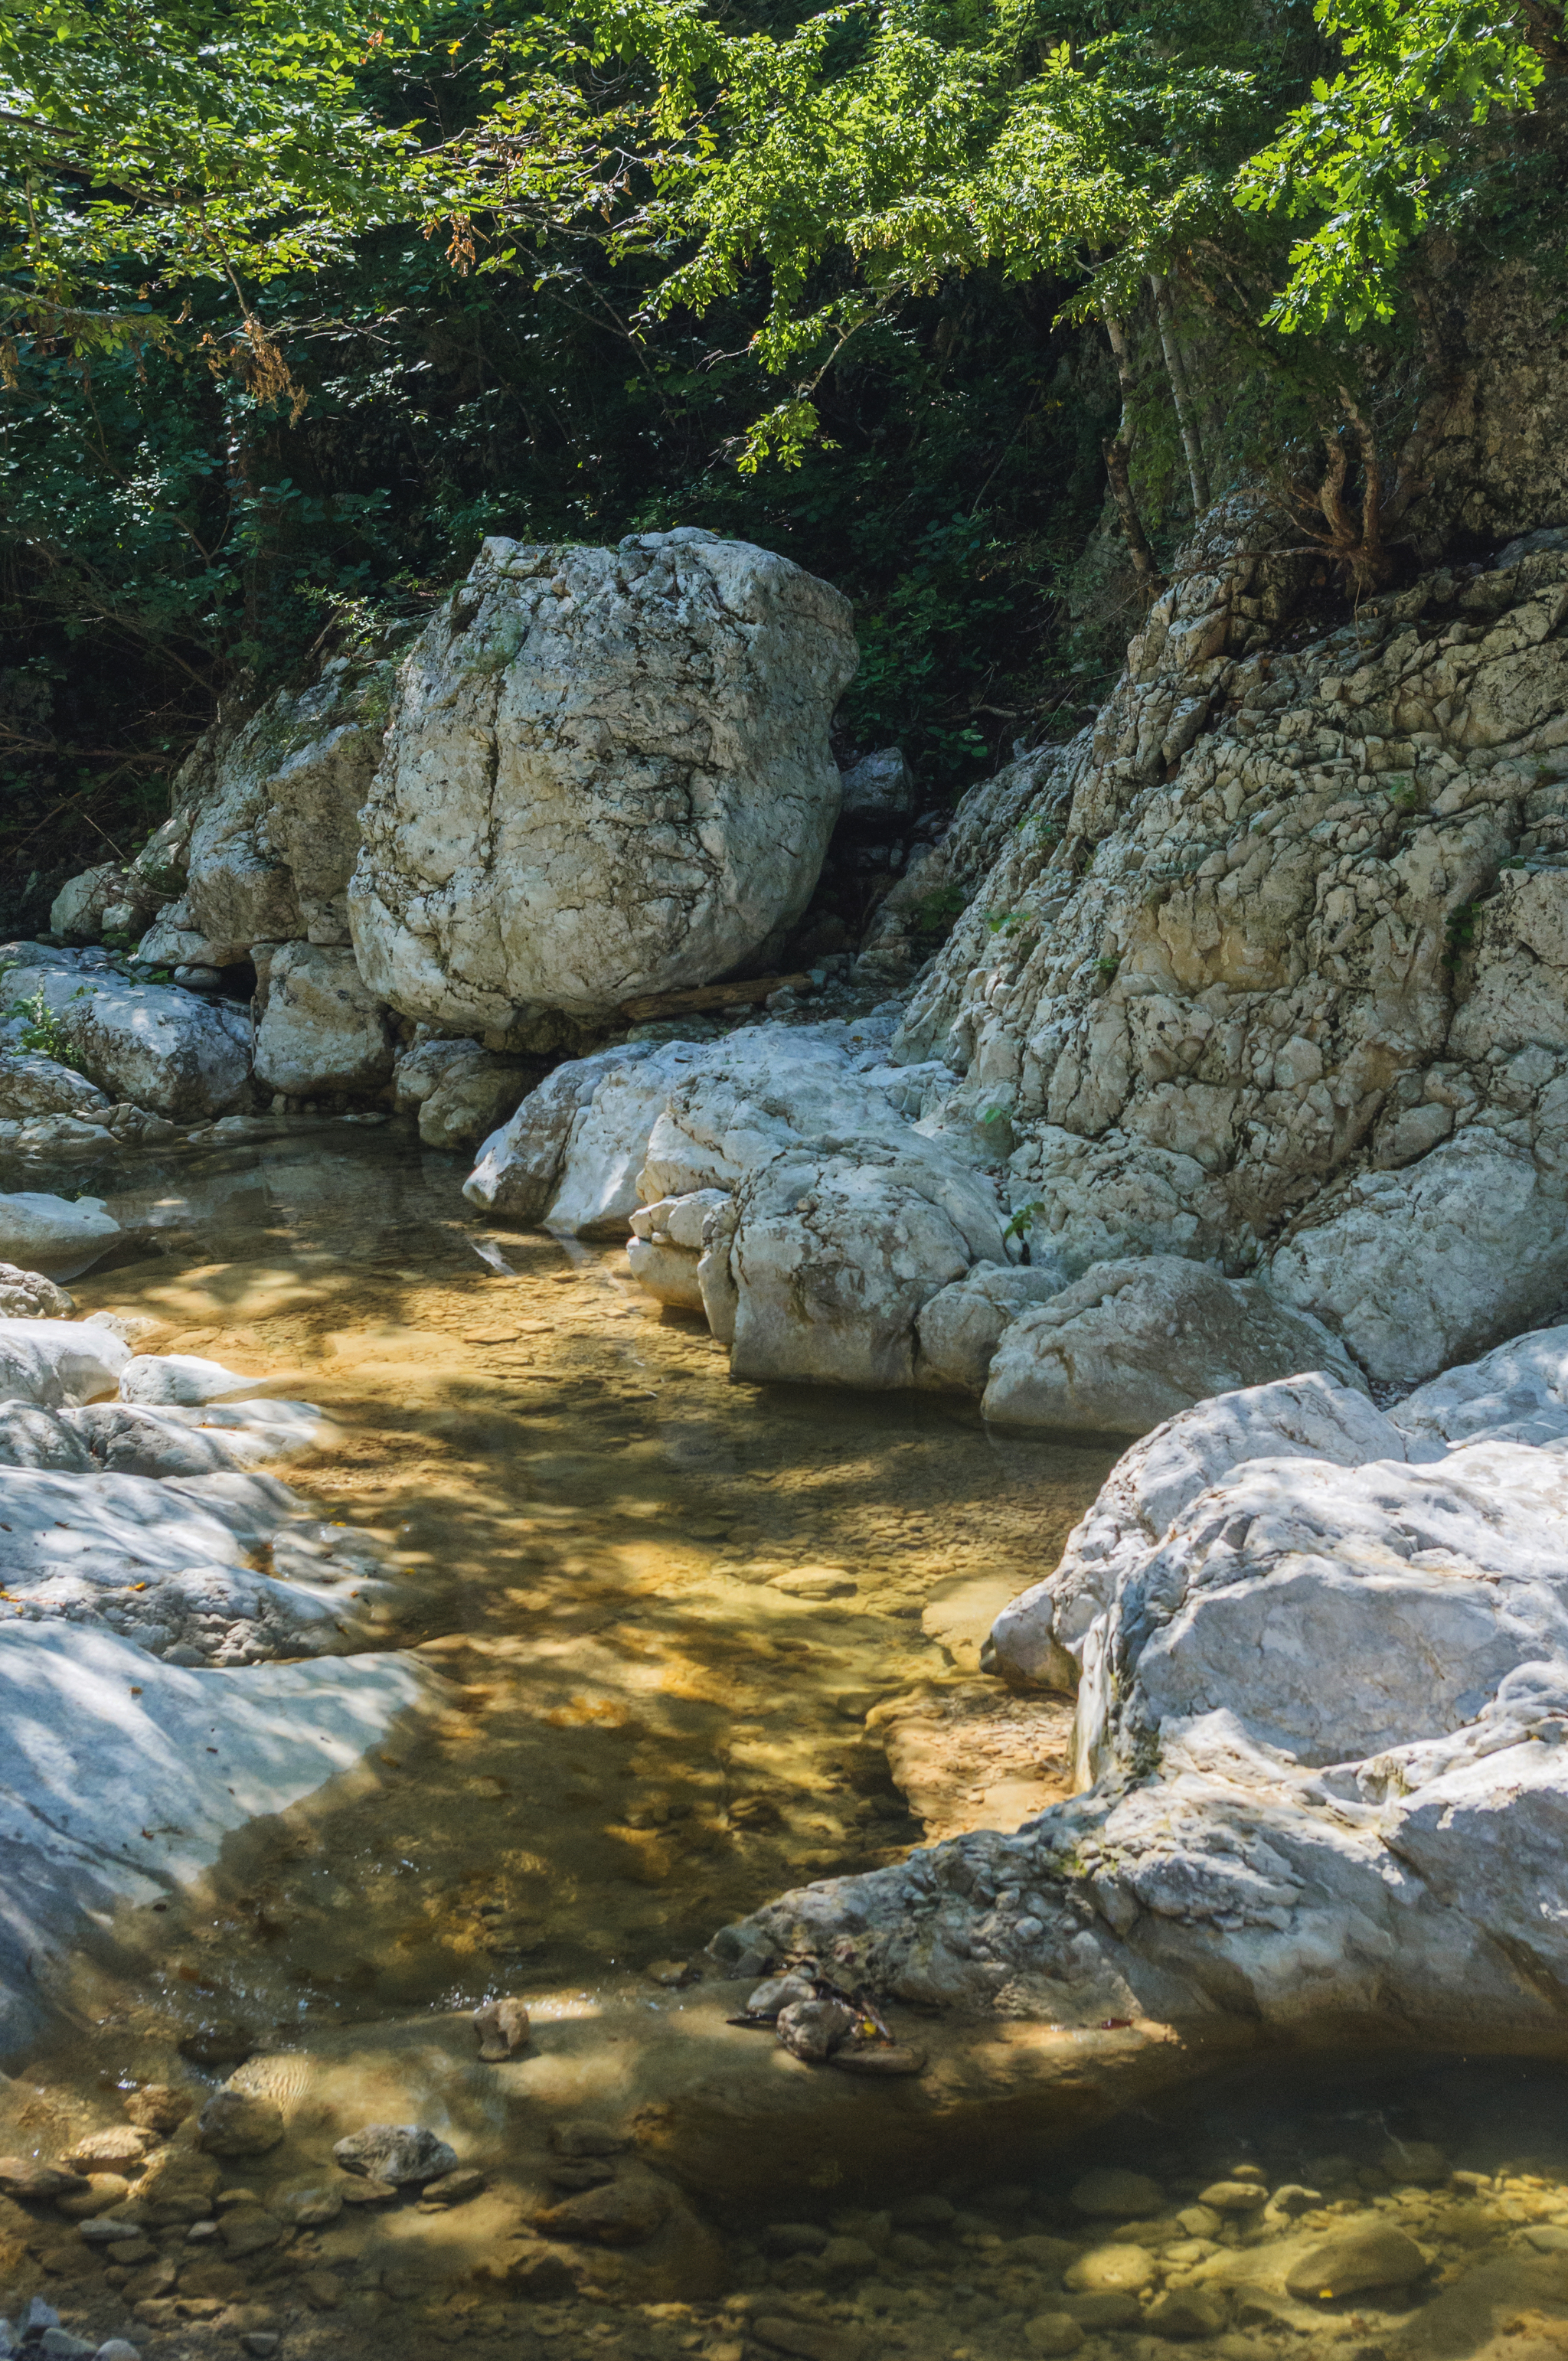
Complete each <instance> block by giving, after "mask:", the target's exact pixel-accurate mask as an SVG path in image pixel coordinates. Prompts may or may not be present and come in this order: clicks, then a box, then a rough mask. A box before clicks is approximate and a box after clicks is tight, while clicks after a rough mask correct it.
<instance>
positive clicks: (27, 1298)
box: [0, 1262, 76, 1320]
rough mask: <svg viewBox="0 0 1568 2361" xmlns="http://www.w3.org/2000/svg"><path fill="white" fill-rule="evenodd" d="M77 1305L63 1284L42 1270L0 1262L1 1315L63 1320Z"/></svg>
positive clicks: (18, 1318)
mask: <svg viewBox="0 0 1568 2361" xmlns="http://www.w3.org/2000/svg"><path fill="white" fill-rule="evenodd" d="M75 1309H76V1306H75V1304H74V1303H73V1302H72V1301H71V1297H70V1296H69V1295H68V1294H67V1293H66V1291H65V1290H64V1288H63V1287H57V1286H56V1285H55V1283H54V1281H53V1279H46V1278H45V1277H44V1274H43V1272H42V1271H41V1270H23V1269H21V1268H19V1267H18V1266H17V1265H16V1263H14V1262H0V1319H4V1320H64V1319H65V1318H66V1317H67V1316H68V1315H69V1314H70V1313H71V1312H74V1311H75Z"/></svg>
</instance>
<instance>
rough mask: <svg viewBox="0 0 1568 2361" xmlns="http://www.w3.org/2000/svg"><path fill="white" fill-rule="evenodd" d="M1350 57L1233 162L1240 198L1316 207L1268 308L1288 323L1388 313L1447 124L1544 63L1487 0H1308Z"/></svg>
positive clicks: (1513, 94)
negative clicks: (1315, 0) (1261, 144)
mask: <svg viewBox="0 0 1568 2361" xmlns="http://www.w3.org/2000/svg"><path fill="white" fill-rule="evenodd" d="M1315 14H1316V16H1317V18H1318V21H1319V22H1320V24H1321V25H1322V27H1323V28H1324V30H1325V31H1326V32H1328V33H1330V34H1332V35H1333V36H1334V37H1335V38H1337V39H1338V41H1339V43H1340V46H1341V48H1342V49H1343V52H1344V55H1345V57H1346V59H1347V60H1348V62H1347V64H1346V67H1345V70H1344V71H1343V72H1341V73H1339V74H1337V75H1336V76H1335V77H1334V79H1333V81H1332V82H1324V81H1321V80H1319V81H1317V82H1314V83H1313V85H1312V91H1311V96H1310V100H1309V101H1308V103H1307V104H1305V105H1303V106H1300V107H1298V108H1296V109H1295V110H1294V112H1293V113H1292V114H1291V115H1289V116H1288V118H1287V120H1286V122H1285V124H1284V126H1282V128H1281V130H1280V132H1279V134H1278V136H1277V137H1276V138H1275V139H1273V140H1271V141H1270V142H1269V143H1268V145H1267V146H1266V147H1265V148H1261V149H1260V150H1259V151H1258V153H1257V154H1256V155H1255V156H1253V157H1251V158H1250V159H1248V161H1247V163H1246V164H1245V166H1244V168H1243V170H1242V171H1241V172H1240V173H1239V174H1238V176H1237V180H1236V197H1237V201H1238V203H1241V204H1243V205H1244V206H1247V207H1249V208H1251V209H1253V210H1255V211H1269V212H1274V211H1278V212H1281V213H1283V214H1286V215H1287V216H1288V218H1290V219H1294V220H1299V219H1301V218H1303V217H1304V216H1313V215H1316V216H1320V217H1321V218H1318V219H1317V220H1316V221H1315V223H1314V225H1313V227H1312V228H1311V229H1310V231H1309V232H1308V233H1307V235H1306V236H1303V237H1302V238H1300V239H1299V241H1298V242H1297V243H1296V245H1295V246H1294V247H1292V249H1291V253H1290V269H1289V277H1288V280H1287V283H1286V285H1285V286H1284V288H1283V289H1282V290H1281V291H1280V293H1279V295H1278V297H1277V300H1276V302H1275V303H1274V306H1273V309H1272V311H1271V313H1270V317H1271V319H1272V320H1274V321H1275V322H1276V323H1277V324H1278V325H1279V326H1280V327H1282V328H1285V329H1287V330H1290V331H1300V330H1314V329H1322V328H1324V327H1326V326H1328V325H1329V324H1331V323H1332V322H1334V321H1336V320H1337V321H1340V322H1343V324H1344V325H1345V326H1346V327H1347V328H1349V329H1351V330H1353V331H1354V330H1355V329H1357V328H1360V327H1362V326H1363V325H1364V324H1365V322H1366V321H1368V320H1369V319H1379V320H1387V319H1389V318H1391V317H1392V315H1393V313H1394V309H1395V304H1396V300H1397V283H1398V280H1397V274H1398V261H1399V258H1400V256H1401V254H1402V253H1403V251H1404V250H1405V248H1406V247H1409V245H1410V243H1411V241H1412V240H1413V239H1414V238H1416V237H1418V236H1420V232H1421V231H1422V230H1423V229H1424V228H1425V227H1426V226H1427V225H1428V224H1429V222H1431V219H1432V216H1433V208H1434V205H1435V204H1436V203H1437V202H1438V199H1439V194H1440V192H1441V190H1442V184H1443V181H1444V177H1445V174H1446V172H1447V170H1448V167H1449V164H1450V161H1451V153H1452V146H1451V143H1452V137H1453V131H1454V130H1455V129H1457V127H1458V126H1461V125H1462V124H1464V123H1465V122H1469V123H1472V124H1478V123H1484V122H1485V121H1486V118H1487V116H1488V115H1490V113H1491V112H1492V110H1493V109H1494V108H1495V107H1501V108H1503V109H1505V110H1507V111H1508V112H1509V113H1514V114H1518V113H1521V112H1524V111H1526V110H1528V109H1529V108H1530V106H1531V105H1532V104H1533V103H1534V98H1535V93H1536V92H1537V90H1538V89H1539V88H1540V86H1541V82H1542V81H1543V79H1544V77H1545V71H1546V69H1545V65H1544V62H1543V60H1542V59H1541V56H1540V54H1539V53H1538V51H1537V50H1536V49H1534V48H1532V47H1531V45H1530V41H1529V39H1528V38H1527V35H1526V28H1525V27H1524V25H1523V24H1522V23H1521V21H1520V20H1519V17H1518V16H1516V14H1515V13H1514V11H1513V10H1512V9H1511V8H1509V7H1508V6H1505V5H1497V0H1319V5H1318V7H1317V9H1316V11H1315Z"/></svg>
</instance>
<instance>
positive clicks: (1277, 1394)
mask: <svg viewBox="0 0 1568 2361" xmlns="http://www.w3.org/2000/svg"><path fill="white" fill-rule="evenodd" d="M1418 1455H1420V1456H1436V1455H1437V1454H1436V1452H1434V1451H1428V1450H1421V1449H1420V1448H1419V1447H1412V1445H1411V1444H1410V1443H1409V1442H1408V1441H1407V1437H1406V1434H1405V1433H1404V1431H1403V1430H1402V1429H1401V1428H1399V1427H1398V1426H1396V1425H1395V1423H1394V1422H1393V1419H1392V1418H1391V1417H1389V1416H1386V1415H1385V1414H1384V1412H1383V1411H1379V1410H1376V1409H1375V1408H1374V1407H1373V1405H1372V1403H1371V1402H1370V1401H1368V1400H1367V1398H1366V1396H1365V1392H1362V1391H1358V1390H1356V1389H1353V1388H1351V1387H1349V1386H1346V1385H1343V1384H1341V1383H1340V1382H1339V1380H1338V1379H1337V1378H1332V1377H1331V1376H1330V1375H1329V1374H1328V1373H1327V1372H1326V1371H1325V1370H1321V1369H1312V1370H1309V1371H1307V1372H1306V1373H1305V1374H1304V1375H1302V1376H1299V1377H1291V1378H1281V1379H1277V1380H1276V1381H1274V1382H1273V1383H1271V1384H1268V1385H1261V1386H1250V1387H1247V1388H1245V1389H1242V1390H1240V1391H1237V1392H1234V1393H1225V1394H1221V1395H1219V1396H1218V1397H1217V1398H1215V1399H1214V1400H1208V1401H1200V1402H1196V1403H1194V1404H1193V1406H1192V1407H1191V1408H1190V1410H1183V1411H1179V1412H1178V1413H1177V1415H1176V1416H1175V1417H1174V1418H1169V1419H1167V1420H1165V1421H1164V1422H1163V1423H1162V1424H1161V1425H1159V1426H1157V1427H1156V1428H1155V1430H1154V1432H1153V1433H1150V1434H1146V1435H1145V1436H1144V1437H1143V1439H1142V1441H1141V1442H1138V1443H1135V1444H1134V1445H1133V1447H1132V1449H1131V1450H1130V1451H1126V1452H1124V1453H1123V1455H1122V1456H1121V1458H1120V1459H1118V1460H1117V1462H1116V1465H1115V1466H1114V1467H1113V1469H1112V1471H1111V1473H1110V1475H1109V1476H1108V1477H1106V1479H1105V1481H1104V1483H1103V1484H1102V1486H1101V1488H1100V1490H1099V1492H1098V1494H1097V1495H1096V1497H1095V1499H1094V1501H1093V1504H1092V1505H1091V1508H1090V1509H1089V1510H1088V1512H1087V1513H1086V1514H1085V1515H1084V1516H1083V1517H1082V1518H1080V1521H1079V1522H1078V1523H1077V1524H1076V1525H1075V1526H1074V1527H1073V1530H1072V1532H1070V1533H1069V1536H1068V1542H1067V1547H1066V1548H1065V1550H1064V1551H1063V1553H1062V1555H1061V1559H1060V1562H1059V1564H1058V1565H1057V1567H1056V1568H1055V1570H1054V1572H1052V1573H1051V1574H1049V1575H1048V1576H1047V1577H1046V1579H1045V1580H1044V1581H1043V1582H1038V1583H1036V1584H1035V1585H1034V1586H1033V1587H1032V1588H1030V1589H1028V1590H1025V1591H1023V1592H1022V1593H1021V1594H1020V1595H1019V1597H1018V1598H1014V1599H1013V1600H1012V1601H1011V1603H1010V1604H1009V1605H1008V1606H1006V1607H1005V1608H1003V1611H1002V1613H1001V1614H1000V1615H999V1616H998V1617H997V1619H996V1622H995V1624H994V1625H993V1626H992V1634H991V1652H992V1664H993V1668H994V1669H995V1670H996V1671H997V1672H999V1673H1001V1674H1002V1675H1003V1677H1004V1678H1006V1679H1009V1680H1013V1681H1016V1682H1018V1683H1020V1684H1035V1685H1039V1686H1046V1687H1051V1688H1066V1689H1068V1690H1072V1689H1075V1688H1076V1687H1077V1686H1078V1680H1079V1672H1080V1665H1081V1664H1082V1662H1083V1655H1084V1649H1085V1645H1086V1643H1087V1642H1088V1641H1089V1639H1090V1635H1091V1631H1092V1629H1093V1627H1094V1624H1095V1622H1096V1620H1097V1619H1099V1618H1100V1617H1102V1615H1103V1614H1104V1612H1105V1610H1106V1609H1107V1608H1108V1607H1109V1606H1110V1604H1111V1601H1112V1599H1113V1598H1114V1597H1115V1596H1116V1595H1117V1593H1118V1590H1119V1588H1120V1587H1121V1586H1122V1585H1124V1583H1125V1582H1126V1581H1127V1580H1128V1579H1130V1577H1131V1575H1132V1572H1133V1570H1134V1569H1135V1567H1136V1566H1137V1565H1141V1564H1142V1563H1143V1562H1144V1560H1145V1559H1146V1557H1147V1555H1148V1554H1149V1552H1150V1550H1151V1549H1153V1548H1154V1547H1155V1545H1156V1544H1157V1543H1158V1542H1159V1541H1161V1540H1162V1539H1163V1537H1164V1536H1165V1534H1166V1533H1167V1532H1168V1531H1169V1529H1170V1527H1171V1525H1172V1523H1173V1522H1174V1521H1175V1519H1176V1518H1177V1517H1178V1516H1179V1515H1180V1514H1181V1512H1182V1511H1183V1510H1186V1509H1188V1508H1189V1507H1190V1505H1191V1503H1192V1502H1193V1501H1194V1500H1195V1499H1197V1498H1198V1496H1199V1494H1200V1493H1201V1492H1203V1491H1205V1490H1207V1488H1209V1486H1210V1485H1212V1484H1214V1483H1217V1482H1218V1481H1219V1480H1220V1479H1221V1478H1222V1477H1225V1476H1227V1475H1229V1474H1230V1472H1231V1471H1232V1470H1233V1469H1234V1468H1237V1467H1240V1466H1245V1464H1246V1462H1248V1461H1249V1460H1253V1459H1287V1458H1299V1459H1311V1460H1317V1461H1326V1462H1328V1463H1329V1464H1331V1465H1332V1466H1341V1467H1359V1466H1362V1465H1364V1464H1365V1462H1366V1461H1367V1460H1369V1459H1403V1458H1405V1457H1407V1456H1412V1457H1413V1456H1418Z"/></svg>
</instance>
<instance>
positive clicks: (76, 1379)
mask: <svg viewBox="0 0 1568 2361" xmlns="http://www.w3.org/2000/svg"><path fill="white" fill-rule="evenodd" d="M130 1357H131V1350H130V1346H129V1345H126V1343H124V1342H123V1340H122V1339H121V1338H120V1337H118V1336H116V1335H115V1333H114V1331H113V1330H112V1329H109V1328H104V1327H100V1326H99V1325H98V1323H97V1322H96V1321H92V1320H0V1401H7V1402H34V1403H37V1404H38V1406H39V1408H41V1409H44V1410H59V1409H61V1408H63V1407H65V1406H66V1405H68V1404H71V1403H81V1402H90V1401H98V1400H102V1399H103V1397H104V1395H105V1394H112V1393H114V1392H115V1390H116V1389H117V1388H118V1386H119V1383H120V1378H121V1376H122V1374H123V1373H124V1371H125V1369H126V1367H127V1366H128V1365H129V1362H130Z"/></svg>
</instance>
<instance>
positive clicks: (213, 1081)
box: [5, 945, 250, 1117]
mask: <svg viewBox="0 0 1568 2361" xmlns="http://www.w3.org/2000/svg"><path fill="white" fill-rule="evenodd" d="M21 948H22V950H23V951H24V952H25V953H26V955H27V964H25V965H21V966H17V967H14V968H12V969H11V970H10V972H9V973H8V974H7V976H6V979H5V981H6V988H7V990H9V991H12V992H15V993H16V994H17V996H18V997H19V998H22V999H30V998H31V997H32V996H33V995H34V994H35V993H38V992H40V991H41V993H42V994H43V999H44V1005H45V1007H46V1008H47V1009H48V1011H49V1014H50V1015H51V1016H52V1017H53V1018H54V1020H55V1022H56V1023H57V1024H58V1026H59V1027H60V1034H61V1036H62V1037H63V1038H64V1041H65V1043H66V1046H67V1048H68V1049H69V1051H70V1054H71V1058H72V1059H73V1060H74V1061H75V1063H76V1064H77V1065H78V1066H79V1067H80V1069H81V1070H82V1072H83V1073H84V1074H86V1075H87V1077H88V1079H89V1080H90V1081H92V1082H95V1083H96V1084H97V1085H98V1087H99V1088H100V1089H101V1090H104V1091H105V1092H107V1093H109V1095H110V1097H111V1098H113V1099H114V1100H115V1101H121V1100H127V1099H128V1100H131V1101H132V1102H134V1104H136V1105H137V1106H138V1107H146V1108H148V1109H149V1110H150V1111H151V1112H152V1113H153V1114H155V1115H170V1116H174V1117H195V1116H198V1115H222V1114H223V1113H224V1112H225V1109H227V1108H228V1107H231V1106H233V1105H234V1104H235V1103H236V1100H237V1099H239V1098H240V1097H241V1096H242V1095H243V1093H245V1091H246V1089H247V1085H248V1082H249V1078H250V1016H249V1012H248V1011H247V1010H246V1009H243V1008H240V1007H237V1006H236V1005H234V1004H233V1003H231V1002H228V1001H223V1000H207V999H203V998H202V997H200V996H198V994H195V993H193V992H184V991H181V989H180V988H179V986H178V985H173V984H154V983H134V982H132V981H131V979H130V978H129V977H128V976H126V975H124V974H122V973H121V972H119V971H118V970H117V969H115V968H114V967H113V966H110V965H108V964H106V963H104V962H103V961H96V962H94V961H92V960H91V959H82V958H78V959H77V960H75V961H71V958H70V955H69V954H60V953H56V954H54V955H53V956H52V957H51V958H49V959H47V960H45V959H43V958H40V957H38V956H37V955H36V954H35V952H34V950H33V947H32V946H30V945H24V946H22V947H21Z"/></svg>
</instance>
